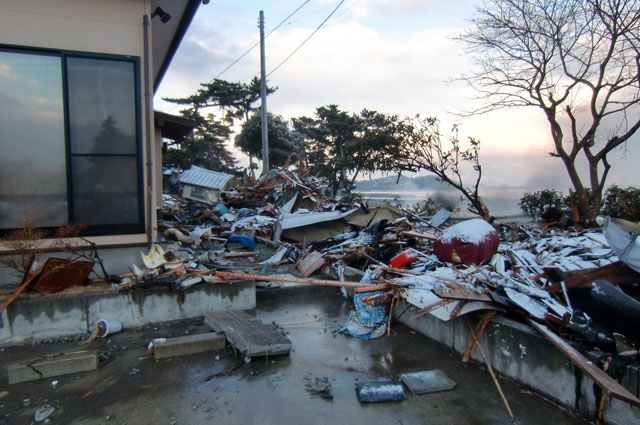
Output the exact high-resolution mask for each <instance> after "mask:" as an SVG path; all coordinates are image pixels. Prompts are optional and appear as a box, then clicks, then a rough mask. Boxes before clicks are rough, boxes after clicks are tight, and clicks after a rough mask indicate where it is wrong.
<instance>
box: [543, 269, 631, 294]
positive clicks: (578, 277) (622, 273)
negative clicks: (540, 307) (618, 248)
mask: <svg viewBox="0 0 640 425" xmlns="http://www.w3.org/2000/svg"><path fill="white" fill-rule="evenodd" d="M633 275H637V273H636V272H635V271H634V270H632V269H631V268H629V267H627V266H626V265H625V264H624V263H623V262H622V261H616V262H614V263H611V264H607V265H606V266H602V267H598V268H595V269H589V270H582V271H580V272H578V273H577V274H574V275H573V276H571V277H569V278H567V279H566V280H564V283H565V287H566V288H567V289H571V288H573V287H576V286H581V285H587V284H589V283H591V282H593V281H594V280H597V279H607V280H609V281H611V282H613V283H616V282H615V281H616V280H619V279H616V278H615V277H617V278H622V277H628V276H633ZM545 289H546V290H547V291H548V292H549V293H551V294H555V293H557V292H560V291H562V282H558V283H554V284H553V285H550V286H548V287H546V288H545Z"/></svg>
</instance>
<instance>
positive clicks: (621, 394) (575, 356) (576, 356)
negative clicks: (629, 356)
mask: <svg viewBox="0 0 640 425" xmlns="http://www.w3.org/2000/svg"><path fill="white" fill-rule="evenodd" d="M527 322H528V323H529V324H530V325H531V326H533V327H534V328H535V329H536V330H537V331H538V332H540V333H541V334H542V335H543V336H544V337H545V338H547V340H549V342H551V343H552V344H553V345H555V346H556V348H557V349H558V350H560V351H561V352H562V354H564V355H565V356H566V357H567V358H568V359H569V360H570V361H571V363H573V364H574V365H576V367H578V369H580V370H581V371H582V372H583V373H584V374H585V375H587V376H588V377H589V378H591V379H592V380H593V382H594V383H595V384H596V385H597V386H598V387H600V389H602V391H603V392H605V393H607V394H609V395H611V396H613V397H616V398H619V399H620V400H623V401H626V402H627V403H629V404H632V405H634V406H636V407H640V400H639V399H638V398H637V397H636V396H634V395H633V394H631V392H629V390H627V389H626V388H625V387H623V386H622V385H620V384H619V383H618V382H617V381H616V380H614V379H613V378H612V377H611V376H609V375H607V373H606V372H604V371H603V370H602V369H600V368H599V367H598V366H596V365H595V364H593V363H592V362H590V361H589V360H587V358H586V357H584V356H583V355H582V354H581V353H580V352H579V351H578V350H576V349H575V348H573V347H572V346H571V345H569V343H568V342H566V341H565V340H563V339H562V338H560V337H559V336H558V335H556V334H555V333H554V332H553V331H551V330H550V329H549V328H547V327H546V326H544V325H541V324H540V323H537V322H535V321H533V320H531V319H527Z"/></svg>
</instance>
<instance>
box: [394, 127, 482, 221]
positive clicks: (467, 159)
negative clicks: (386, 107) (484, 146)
mask: <svg viewBox="0 0 640 425" xmlns="http://www.w3.org/2000/svg"><path fill="white" fill-rule="evenodd" d="M404 124H405V127H404V128H405V137H404V143H403V146H402V149H401V150H398V151H397V152H396V161H397V163H398V164H399V165H398V170H408V171H419V170H427V171H429V172H431V173H433V174H435V175H436V176H437V177H438V179H439V180H440V181H443V182H445V183H448V184H449V185H450V186H451V187H453V188H454V189H456V190H457V191H458V192H460V193H461V196H462V197H463V198H464V199H466V200H467V201H468V202H469V205H468V207H467V209H468V210H469V211H470V212H472V213H474V214H478V215H481V216H482V217H484V218H485V219H486V220H488V219H489V210H488V209H487V207H486V205H485V204H484V202H483V201H482V199H481V198H480V194H479V193H478V189H479V187H480V180H481V179H482V167H481V166H480V158H479V154H480V142H479V141H478V140H476V139H473V138H469V145H468V146H467V147H466V148H465V147H464V146H462V145H461V143H460V139H459V138H458V127H457V126H455V125H454V126H453V129H452V135H451V136H444V135H443V134H442V133H441V132H440V128H439V125H438V120H437V119H436V118H433V117H430V118H421V117H420V116H418V117H416V118H413V119H410V120H406V121H405V123H404ZM463 174H466V177H467V179H468V178H469V177H470V176H471V175H472V174H475V183H474V184H473V185H467V184H465V183H464V178H463V177H464V176H463Z"/></svg>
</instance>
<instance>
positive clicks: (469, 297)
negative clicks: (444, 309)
mask: <svg viewBox="0 0 640 425" xmlns="http://www.w3.org/2000/svg"><path fill="white" fill-rule="evenodd" d="M431 292H433V293H434V294H436V295H437V296H439V297H440V298H447V299H452V300H465V301H487V302H491V301H492V299H491V296H490V295H489V294H487V293H485V292H476V291H472V290H470V289H466V288H456V289H444V288H434V289H432V290H431Z"/></svg>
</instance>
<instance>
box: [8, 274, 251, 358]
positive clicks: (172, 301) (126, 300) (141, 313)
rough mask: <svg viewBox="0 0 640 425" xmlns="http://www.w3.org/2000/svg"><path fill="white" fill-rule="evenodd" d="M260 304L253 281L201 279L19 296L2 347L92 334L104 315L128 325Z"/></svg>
mask: <svg viewBox="0 0 640 425" xmlns="http://www.w3.org/2000/svg"><path fill="white" fill-rule="evenodd" d="M255 307H256V292H255V282H254V281H252V280H244V281H234V282H233V283H232V284H218V285H211V284H199V285H194V286H192V287H189V288H187V289H186V290H184V291H177V290H169V289H167V288H140V289H134V290H131V291H129V292H127V293H120V292H108V293H97V294H88V295H74V296H59V295H58V296H57V297H53V296H50V297H43V298H37V299H24V300H16V301H14V302H13V303H12V304H11V305H10V306H9V307H8V308H7V309H6V310H5V311H4V312H3V313H2V315H0V346H3V345H18V344H24V343H29V342H34V341H39V340H44V339H48V338H57V337H64V336H71V335H78V334H82V333H87V332H90V331H92V330H93V329H94V328H95V326H96V323H97V322H98V320H100V319H117V320H119V321H120V323H122V326H123V328H127V327H136V326H141V325H145V324H148V323H156V322H165V321H170V320H181V319H190V318H194V317H200V316H203V315H204V314H205V313H207V312H211V311H225V310H250V309H254V308H255Z"/></svg>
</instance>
